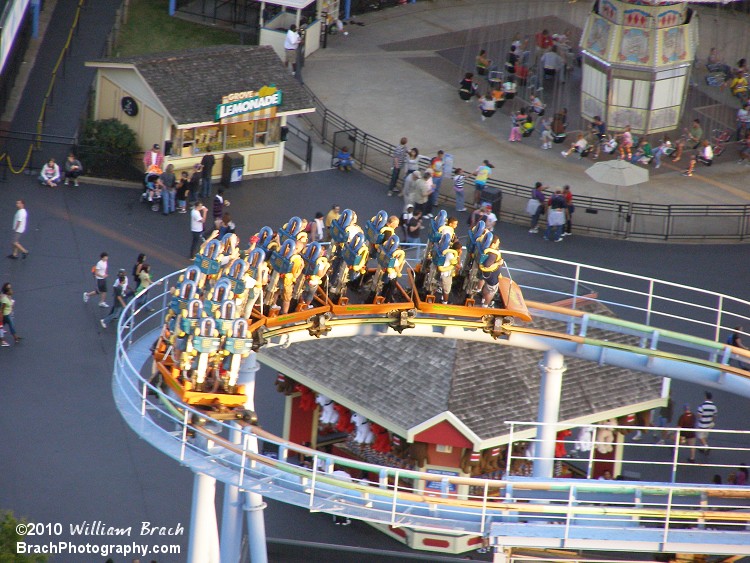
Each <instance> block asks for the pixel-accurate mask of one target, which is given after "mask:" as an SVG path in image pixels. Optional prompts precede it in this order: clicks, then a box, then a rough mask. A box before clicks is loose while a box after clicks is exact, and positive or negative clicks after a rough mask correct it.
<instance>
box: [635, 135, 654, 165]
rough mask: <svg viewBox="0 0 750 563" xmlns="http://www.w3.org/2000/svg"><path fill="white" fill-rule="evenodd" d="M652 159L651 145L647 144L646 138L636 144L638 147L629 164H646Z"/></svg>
mask: <svg viewBox="0 0 750 563" xmlns="http://www.w3.org/2000/svg"><path fill="white" fill-rule="evenodd" d="M653 157H654V154H653V152H651V143H649V142H648V139H647V138H646V137H643V138H642V139H641V140H640V141H639V142H638V147H637V148H636V149H635V152H634V153H633V156H632V157H631V159H630V162H632V163H633V164H639V163H640V164H648V163H649V162H651V159H652V158H653Z"/></svg>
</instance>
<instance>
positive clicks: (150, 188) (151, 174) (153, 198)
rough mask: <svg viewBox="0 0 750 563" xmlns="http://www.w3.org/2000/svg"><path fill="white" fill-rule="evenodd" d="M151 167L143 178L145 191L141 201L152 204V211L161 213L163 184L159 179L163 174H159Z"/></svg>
mask: <svg viewBox="0 0 750 563" xmlns="http://www.w3.org/2000/svg"><path fill="white" fill-rule="evenodd" d="M152 168H153V167H150V168H149V170H148V172H146V175H145V177H144V178H143V186H144V190H143V193H142V194H141V201H143V202H146V203H150V204H151V211H159V209H160V207H161V182H160V181H159V177H160V176H161V172H159V173H157V172H156V170H152Z"/></svg>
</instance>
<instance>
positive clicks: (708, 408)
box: [695, 391, 719, 455]
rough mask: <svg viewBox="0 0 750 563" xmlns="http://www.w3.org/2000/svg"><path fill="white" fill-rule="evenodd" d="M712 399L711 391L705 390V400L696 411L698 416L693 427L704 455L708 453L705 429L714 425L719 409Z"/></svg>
mask: <svg viewBox="0 0 750 563" xmlns="http://www.w3.org/2000/svg"><path fill="white" fill-rule="evenodd" d="M712 399H713V395H712V394H711V392H710V391H706V400H705V401H703V402H702V403H701V404H700V406H699V407H698V410H697V411H696V414H697V415H698V416H697V420H696V422H695V427H696V428H697V429H698V431H697V432H696V433H695V434H696V437H697V438H698V441H700V443H701V446H703V448H702V449H701V450H700V452H701V453H702V454H704V455H708V454H709V453H710V450H709V449H708V432H706V431H705V430H708V429H710V428H713V427H714V426H715V425H716V418H717V416H718V414H719V409H718V408H717V407H716V404H714V402H713V400H712Z"/></svg>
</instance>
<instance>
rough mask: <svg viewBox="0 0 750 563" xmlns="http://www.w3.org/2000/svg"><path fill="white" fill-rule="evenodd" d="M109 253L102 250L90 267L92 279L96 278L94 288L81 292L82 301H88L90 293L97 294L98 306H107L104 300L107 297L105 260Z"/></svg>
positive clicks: (106, 260) (107, 258) (107, 259)
mask: <svg viewBox="0 0 750 563" xmlns="http://www.w3.org/2000/svg"><path fill="white" fill-rule="evenodd" d="M108 261H109V254H107V253H106V252H102V253H101V254H100V255H99V261H98V262H97V263H96V266H94V267H93V268H92V273H93V274H94V279H96V289H95V290H94V291H84V292H83V302H84V303H88V302H89V298H90V297H91V296H92V295H99V307H109V305H107V303H106V302H105V301H104V300H105V299H106V297H107V262H108Z"/></svg>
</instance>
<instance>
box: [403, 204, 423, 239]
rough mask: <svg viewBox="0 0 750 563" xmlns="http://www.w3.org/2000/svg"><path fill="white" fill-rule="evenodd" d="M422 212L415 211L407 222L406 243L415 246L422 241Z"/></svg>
mask: <svg viewBox="0 0 750 563" xmlns="http://www.w3.org/2000/svg"><path fill="white" fill-rule="evenodd" d="M421 232H422V212H421V211H420V210H419V209H417V210H415V211H414V215H412V217H411V219H409V222H408V223H407V224H406V242H407V243H410V244H416V243H419V242H421V241H422V239H421Z"/></svg>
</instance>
